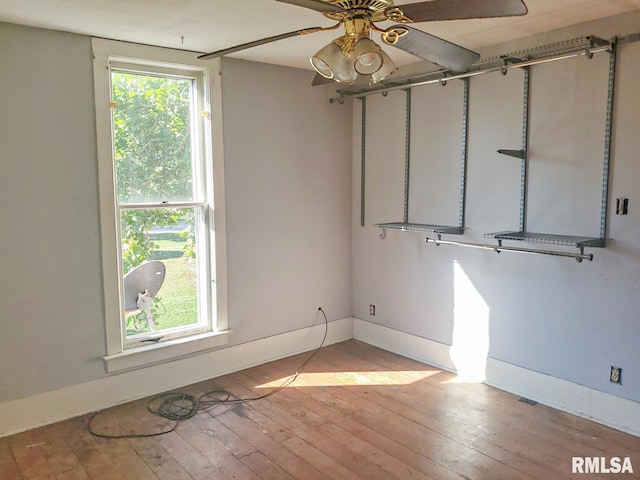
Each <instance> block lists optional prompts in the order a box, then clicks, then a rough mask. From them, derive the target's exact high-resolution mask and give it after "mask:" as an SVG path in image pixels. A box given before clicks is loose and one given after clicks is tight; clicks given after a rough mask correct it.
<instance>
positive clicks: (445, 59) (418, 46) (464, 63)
mask: <svg viewBox="0 0 640 480" xmlns="http://www.w3.org/2000/svg"><path fill="white" fill-rule="evenodd" d="M436 1H437V0H436ZM391 29H398V30H403V29H407V30H408V32H407V33H406V34H403V35H399V36H398V37H397V40H395V42H385V43H387V44H389V45H392V46H394V47H396V48H399V49H400V50H404V51H405V52H408V53H410V54H412V55H415V56H416V57H420V58H422V59H424V60H428V61H429V62H431V63H435V64H436V65H440V66H441V67H444V68H446V69H447V70H451V71H452V72H462V71H465V70H467V69H468V68H469V67H470V66H471V65H473V64H474V63H475V62H476V61H477V60H478V59H479V58H480V54H479V53H476V52H474V51H472V50H467V49H466V48H464V47H461V46H460V45H456V44H455V43H451V42H447V41H446V40H443V39H442V38H439V37H436V36H434V35H430V34H428V33H425V32H423V31H421V30H417V29H415V28H411V27H408V26H407V25H394V26H393V27H391ZM391 29H390V30H391ZM383 40H384V37H383Z"/></svg>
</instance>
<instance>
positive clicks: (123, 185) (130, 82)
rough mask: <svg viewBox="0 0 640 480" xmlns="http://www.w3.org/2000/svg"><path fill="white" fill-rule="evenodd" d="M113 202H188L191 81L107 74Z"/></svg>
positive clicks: (191, 184)
mask: <svg viewBox="0 0 640 480" xmlns="http://www.w3.org/2000/svg"><path fill="white" fill-rule="evenodd" d="M111 82H112V100H113V102H114V103H115V108H114V109H113V130H114V150H115V162H116V182H117V198H118V203H120V204H124V203H143V202H153V203H160V202H164V201H185V200H193V199H194V198H193V197H194V194H193V185H194V182H193V176H194V175H193V166H192V145H193V139H192V124H191V116H192V114H191V111H192V109H191V105H192V102H191V91H192V89H191V86H192V80H191V79H183V78H173V77H159V76H154V75H149V74H139V73H129V72H121V71H117V70H114V71H112V73H111Z"/></svg>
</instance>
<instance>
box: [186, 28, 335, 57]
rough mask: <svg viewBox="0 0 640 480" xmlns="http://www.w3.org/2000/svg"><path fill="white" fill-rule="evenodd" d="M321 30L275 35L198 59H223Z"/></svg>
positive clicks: (306, 29) (314, 29) (313, 29)
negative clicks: (233, 54)
mask: <svg viewBox="0 0 640 480" xmlns="http://www.w3.org/2000/svg"><path fill="white" fill-rule="evenodd" d="M320 30H322V27H311V28H304V29H302V30H296V31H294V32H289V33H281V34H280V35H274V36H273V37H267V38H263V39H262V40H254V41H253V42H247V43H243V44H241V45H236V46H235V47H229V48H224V49H222V50H217V51H215V52H211V53H205V54H204V55H200V56H199V57H198V58H199V59H201V60H206V59H208V58H217V57H222V56H223V55H228V54H230V53H235V52H239V51H240V50H246V49H248V48H253V47H258V46H260V45H264V44H266V43H271V42H277V41H278V40H284V39H285V38H291V37H297V36H298V35H306V34H308V33H315V32H319V31H320Z"/></svg>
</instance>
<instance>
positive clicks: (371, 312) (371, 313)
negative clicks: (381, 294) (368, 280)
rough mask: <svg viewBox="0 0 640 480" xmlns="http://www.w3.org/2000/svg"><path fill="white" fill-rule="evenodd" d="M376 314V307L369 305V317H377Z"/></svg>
mask: <svg viewBox="0 0 640 480" xmlns="http://www.w3.org/2000/svg"><path fill="white" fill-rule="evenodd" d="M375 314H376V306H375V305H369V315H375Z"/></svg>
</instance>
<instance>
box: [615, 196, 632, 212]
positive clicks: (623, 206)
mask: <svg viewBox="0 0 640 480" xmlns="http://www.w3.org/2000/svg"><path fill="white" fill-rule="evenodd" d="M628 213H629V199H628V198H618V199H616V215H627V214H628Z"/></svg>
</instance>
